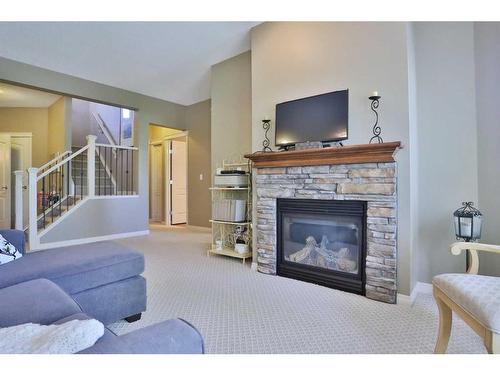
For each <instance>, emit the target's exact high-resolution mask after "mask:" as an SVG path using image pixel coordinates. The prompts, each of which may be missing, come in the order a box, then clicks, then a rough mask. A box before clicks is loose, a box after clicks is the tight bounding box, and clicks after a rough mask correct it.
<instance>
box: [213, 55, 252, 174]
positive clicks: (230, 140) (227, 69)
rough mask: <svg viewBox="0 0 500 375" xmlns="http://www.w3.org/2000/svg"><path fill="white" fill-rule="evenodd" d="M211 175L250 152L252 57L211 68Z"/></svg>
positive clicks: (239, 58)
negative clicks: (228, 162) (223, 162)
mask: <svg viewBox="0 0 500 375" xmlns="http://www.w3.org/2000/svg"><path fill="white" fill-rule="evenodd" d="M211 98H212V123H211V126H212V130H211V133H212V174H213V173H214V172H215V169H216V168H217V167H221V166H222V161H223V160H228V161H238V160H240V159H242V158H243V155H244V154H246V153H248V152H250V151H251V149H252V77H251V53H250V51H249V52H245V53H242V54H240V55H238V56H235V57H233V58H231V59H228V60H225V61H223V62H221V63H218V64H216V65H214V66H212V75H211Z"/></svg>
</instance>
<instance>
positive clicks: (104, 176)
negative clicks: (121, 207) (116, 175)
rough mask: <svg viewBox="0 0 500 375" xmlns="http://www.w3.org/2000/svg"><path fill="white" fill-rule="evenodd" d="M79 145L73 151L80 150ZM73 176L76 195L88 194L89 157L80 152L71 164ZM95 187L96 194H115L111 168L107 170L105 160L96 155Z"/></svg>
mask: <svg viewBox="0 0 500 375" xmlns="http://www.w3.org/2000/svg"><path fill="white" fill-rule="evenodd" d="M79 149H80V148H79V147H73V148H72V152H76V151H78V150H79ZM71 176H72V177H73V182H74V184H75V196H77V197H78V196H79V197H82V196H87V195H88V191H87V186H88V182H87V157H86V155H83V154H80V155H78V156H77V157H76V158H74V159H73V162H72V164H71ZM95 187H96V191H95V194H96V195H113V194H114V191H115V184H113V179H112V178H111V174H110V173H109V170H106V166H105V165H104V160H101V158H100V157H99V156H98V155H96V157H95Z"/></svg>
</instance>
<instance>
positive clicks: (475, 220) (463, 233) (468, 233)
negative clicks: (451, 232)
mask: <svg viewBox="0 0 500 375" xmlns="http://www.w3.org/2000/svg"><path fill="white" fill-rule="evenodd" d="M462 204H463V206H462V207H460V208H459V209H458V210H456V211H455V212H454V213H453V220H454V223H455V235H456V236H457V239H458V240H463V241H465V242H471V241H476V240H478V239H479V238H481V225H482V223H483V215H482V214H481V212H480V211H479V210H478V209H477V208H474V207H473V204H474V202H462ZM466 263H467V269H469V252H468V251H467V252H466Z"/></svg>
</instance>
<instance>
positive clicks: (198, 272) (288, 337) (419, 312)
mask: <svg viewBox="0 0 500 375" xmlns="http://www.w3.org/2000/svg"><path fill="white" fill-rule="evenodd" d="M209 241H210V234H209V232H208V231H205V230H200V229H192V228H175V229H168V230H167V229H163V228H162V227H161V226H155V227H153V228H152V231H151V234H150V235H149V236H145V237H136V238H131V239H126V240H120V241H119V242H121V243H123V244H124V245H126V246H129V247H133V248H136V249H138V250H140V251H142V252H144V255H145V257H146V272H145V277H146V279H147V282H148V310H147V311H146V312H145V313H144V314H143V318H142V319H141V320H140V321H138V322H135V323H132V324H129V323H126V322H124V321H121V322H117V323H114V324H112V325H111V326H110V328H111V329H112V330H113V331H114V332H115V333H117V334H123V333H126V332H130V331H133V330H135V329H138V328H141V327H144V326H148V325H151V324H154V323H156V322H160V321H162V320H165V319H171V318H176V317H180V318H183V319H186V320H188V321H189V322H191V323H192V324H193V325H195V326H196V327H197V328H198V329H199V330H200V332H201V333H202V335H203V337H204V339H205V347H206V351H207V353H431V352H432V350H433V347H434V342H435V337H436V332H437V322H438V318H437V308H436V306H435V304H434V301H433V299H432V296H430V295H420V296H419V297H418V298H417V300H416V302H415V304H414V305H413V306H410V305H409V304H407V303H401V304H399V305H389V304H385V303H381V302H375V301H372V300H369V299H367V298H365V297H362V296H357V295H354V294H349V293H344V292H341V291H338V290H334V289H329V288H325V287H321V286H317V285H314V284H309V283H304V282H300V281H295V280H291V279H286V278H282V277H277V276H269V275H263V274H260V273H258V272H254V271H252V270H250V266H249V265H247V266H243V265H242V264H241V262H239V261H237V260H235V259H230V258H226V257H220V256H211V257H207V255H206V250H205V249H206V244H207V243H208V242H209ZM449 352H450V353H484V352H485V351H484V349H483V346H482V344H481V341H480V340H479V338H478V337H477V336H476V335H475V334H474V333H473V332H472V331H471V330H470V329H469V328H468V327H467V326H466V325H465V324H464V323H463V322H461V321H460V320H459V319H455V324H454V328H453V332H452V336H451V340H450V346H449Z"/></svg>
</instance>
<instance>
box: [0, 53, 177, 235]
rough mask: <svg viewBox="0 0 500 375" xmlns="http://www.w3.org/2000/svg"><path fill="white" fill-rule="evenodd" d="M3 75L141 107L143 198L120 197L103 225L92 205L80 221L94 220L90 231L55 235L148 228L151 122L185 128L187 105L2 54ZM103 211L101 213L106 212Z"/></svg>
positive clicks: (137, 130)
mask: <svg viewBox="0 0 500 375" xmlns="http://www.w3.org/2000/svg"><path fill="white" fill-rule="evenodd" d="M0 79H1V80H7V81H13V82H17V83H22V84H25V85H31V86H35V87H39V88H44V89H49V90H52V91H57V92H61V93H66V94H69V95H75V96H80V97H85V98H89V99H92V100H96V101H103V102H108V103H111V104H116V105H118V106H122V107H134V108H138V112H136V115H135V124H134V137H135V142H134V143H135V144H136V145H137V146H138V147H139V158H138V159H139V160H138V167H139V168H138V171H139V176H138V180H139V181H138V194H139V198H136V199H125V200H123V201H120V203H121V204H120V205H119V207H118V206H115V208H116V209H113V210H110V211H109V212H107V213H106V215H107V216H106V218H107V220H106V221H103V222H102V223H101V224H102V226H99V225H94V220H96V218H95V216H94V214H95V213H96V211H93V210H90V209H89V210H86V211H83V212H82V214H81V215H80V216H79V223H90V224H85V225H89V227H88V228H89V229H88V231H87V230H86V231H83V228H82V226H83V224H82V225H80V224H79V225H75V226H73V227H71V228H68V230H69V232H65V233H64V234H62V233H61V235H64V237H63V238H59V237H58V238H55V237H54V238H53V239H54V240H57V239H64V238H69V237H72V238H78V236H94V235H95V236H99V235H102V233H116V232H128V231H141V230H146V229H147V228H148V147H147V146H148V125H149V124H150V123H158V124H169V126H171V127H174V128H179V129H183V128H185V123H184V122H185V112H186V108H185V107H184V106H181V105H178V104H175V103H170V102H166V101H164V100H159V99H155V98H152V97H148V96H145V95H140V94H137V93H133V92H130V91H126V90H121V89H117V88H114V87H111V86H106V85H102V84H99V83H96V82H91V81H87V80H84V79H80V78H76V77H72V76H69V75H65V74H60V73H56V72H53V71H49V70H46V69H41V68H37V67H34V66H31V65H27V64H23V63H19V62H16V61H12V60H8V59H4V58H0ZM94 204H95V205H99V204H102V203H94ZM109 204H111V203H109ZM99 212H100V213H99V214H101V213H102V212H101V211H99ZM68 220H69V218H68Z"/></svg>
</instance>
